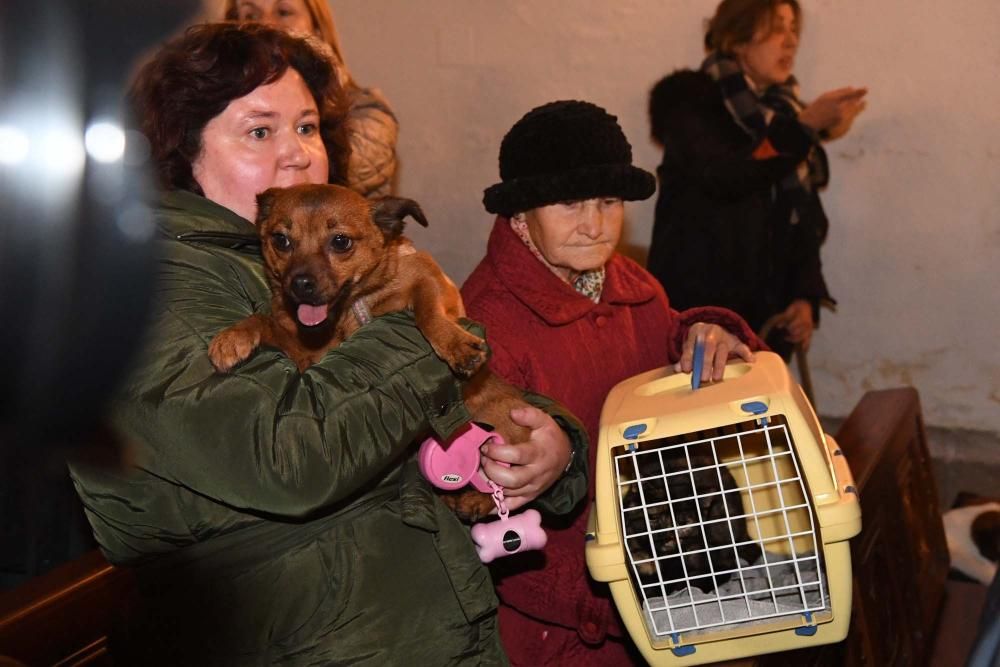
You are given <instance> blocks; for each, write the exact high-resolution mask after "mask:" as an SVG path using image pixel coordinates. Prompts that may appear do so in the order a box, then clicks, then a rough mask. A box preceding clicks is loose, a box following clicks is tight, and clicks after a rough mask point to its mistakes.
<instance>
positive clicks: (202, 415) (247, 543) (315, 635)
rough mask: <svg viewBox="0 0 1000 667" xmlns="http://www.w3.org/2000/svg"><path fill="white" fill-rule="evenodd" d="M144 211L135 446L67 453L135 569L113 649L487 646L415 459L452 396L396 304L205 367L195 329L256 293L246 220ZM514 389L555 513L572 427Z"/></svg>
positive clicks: (440, 660)
mask: <svg viewBox="0 0 1000 667" xmlns="http://www.w3.org/2000/svg"><path fill="white" fill-rule="evenodd" d="M158 222H159V233H160V235H161V238H162V246H163V250H162V258H161V261H160V276H159V283H158V294H157V304H156V306H155V309H154V310H155V313H154V316H153V319H152V322H151V326H150V329H149V331H150V334H149V340H148V341H147V344H146V349H145V351H144V352H143V354H142V355H141V358H140V359H139V361H138V362H137V363H136V366H135V368H134V370H133V372H132V375H131V378H130V380H129V381H128V383H127V384H126V386H125V387H124V389H123V392H122V396H121V397H120V399H119V400H118V401H117V402H116V405H115V407H114V421H115V424H116V426H117V427H118V428H119V430H120V431H121V432H122V433H124V434H125V435H126V436H127V438H128V439H129V441H130V444H131V446H132V447H131V456H132V461H133V462H134V467H133V468H132V469H130V470H129V471H128V472H113V471H109V470H107V469H98V468H91V467H86V466H84V465H81V464H75V465H73V466H71V472H72V474H73V478H74V482H75V484H76V488H77V491H78V493H79V494H80V497H81V498H82V499H83V502H84V504H85V507H86V510H87V515H88V518H89V520H90V523H91V525H92V527H93V529H94V534H95V535H96V537H97V540H98V542H99V544H100V546H101V549H102V550H103V551H104V553H105V555H106V556H107V557H108V559H109V560H110V561H111V562H113V563H118V564H129V565H134V566H135V568H136V574H137V577H138V579H139V583H140V587H141V590H142V598H143V604H142V605H141V606H142V608H141V609H138V610H136V611H135V613H134V614H132V620H131V622H130V623H129V628H128V632H127V633H126V635H125V639H124V640H123V641H122V642H121V644H120V648H119V650H122V651H124V650H126V649H128V650H129V651H135V653H134V655H133V654H132V653H126V654H124V655H126V656H127V659H126V660H124V661H123V664H153V663H157V664H173V665H181V664H185V665H196V664H197V665H216V664H219V665H275V664H281V665H333V664H342V665H380V666H381V665H396V664H400V665H402V664H405V665H449V664H462V665H465V664H506V658H505V657H504V655H503V653H502V650H501V647H500V643H499V639H498V635H497V631H496V614H495V606H496V598H495V596H494V592H493V584H492V582H491V580H490V576H489V573H488V572H487V570H486V568H484V567H483V566H482V564H481V563H480V562H479V559H478V557H477V555H476V551H475V548H474V546H473V543H472V541H471V539H470V537H469V533H468V528H467V527H465V526H463V525H462V524H461V523H459V522H458V520H457V519H456V518H455V517H454V515H452V514H451V513H450V512H449V511H448V510H447V508H445V506H444V504H443V503H441V502H440V500H438V499H437V497H436V495H435V494H434V492H433V491H432V489H431V486H430V485H429V484H428V483H427V482H426V481H425V480H424V479H423V478H422V477H421V476H420V474H419V471H418V469H417V466H416V464H415V462H414V460H413V455H414V450H415V447H414V443H416V442H419V440H420V439H421V438H422V437H423V436H425V435H427V434H429V433H430V432H431V431H432V430H433V431H434V432H435V433H437V434H438V435H439V436H440V437H447V436H448V435H449V434H450V433H452V432H453V430H454V429H455V428H457V427H458V426H459V425H461V424H463V423H464V422H465V421H466V420H467V419H468V418H469V415H468V413H467V411H466V409H465V407H464V405H463V403H462V401H461V385H460V383H459V382H458V381H457V380H456V379H455V378H454V377H453V376H452V374H451V373H450V371H449V369H448V367H447V366H446V365H445V364H444V363H443V362H442V361H441V360H440V359H438V358H437V357H436V356H435V355H434V353H433V352H432V350H431V348H430V346H429V345H428V344H427V342H426V341H425V340H424V338H423V336H421V334H420V332H419V331H418V330H417V329H416V327H415V326H414V324H413V318H412V316H410V315H409V314H406V313H396V314H392V315H387V316H383V317H379V318H376V320H375V321H373V322H371V323H370V324H368V325H366V326H365V327H363V328H362V329H361V330H359V331H358V332H357V333H356V334H355V335H354V336H352V337H351V338H350V340H348V341H346V342H345V343H344V344H343V345H341V346H340V347H339V348H337V349H336V350H334V351H332V352H330V353H329V354H328V355H327V356H326V357H325V358H324V359H323V360H322V361H321V362H320V363H318V364H316V365H314V366H312V367H310V368H309V369H307V370H306V372H304V373H301V374H300V373H299V372H298V370H297V369H296V368H295V365H294V364H293V363H292V362H291V361H290V360H289V359H288V358H286V357H285V356H284V355H282V354H281V353H280V352H278V351H277V350H273V349H266V348H265V349H261V350H259V351H258V352H257V353H256V354H254V356H253V357H251V359H250V360H248V361H247V362H246V363H244V364H243V365H241V366H239V367H238V368H237V369H235V370H234V372H232V373H230V374H226V375H222V374H217V373H215V372H214V370H213V368H212V366H211V364H210V362H209V360H208V356H207V347H208V343H209V341H210V340H211V339H212V337H213V336H214V335H215V334H217V333H218V332H219V331H221V330H222V329H224V328H225V327H227V326H229V325H231V324H233V323H234V322H236V321H238V320H240V319H242V318H244V317H246V316H247V315H249V314H251V313H253V312H255V311H259V310H266V309H267V308H268V305H269V302H270V294H269V291H268V288H267V285H266V283H265V280H264V276H263V270H262V265H261V259H260V255H259V251H258V248H257V244H256V243H255V239H256V235H255V233H254V228H253V226H252V225H251V224H250V223H249V222H247V221H246V220H244V219H243V218H240V217H238V216H237V215H235V214H234V213H232V212H230V211H229V210H227V209H224V208H222V207H220V206H217V205H216V204H213V203H212V202H209V201H208V200H206V199H204V198H202V197H198V196H196V195H193V194H190V193H181V192H174V193H171V194H169V195H167V196H166V197H165V199H164V206H163V207H162V209H161V210H160V212H159V220H158ZM470 326H475V325H470ZM477 331H478V332H480V333H481V329H477ZM529 399H530V400H531V402H533V403H534V404H535V405H538V406H539V407H542V408H543V409H545V410H547V411H548V412H549V413H550V414H552V415H553V416H554V417H555V418H556V419H557V421H559V423H560V424H561V425H562V426H563V428H564V429H565V430H566V431H567V432H568V433H569V434H570V436H571V439H572V441H573V447H574V449H575V450H576V452H575V456H574V465H573V467H572V469H571V470H570V471H569V472H568V473H567V474H566V475H564V476H563V478H562V479H561V480H560V481H559V482H558V483H557V484H556V485H554V486H553V488H552V489H550V490H549V492H547V493H546V494H545V496H543V497H542V498H539V499H538V500H537V501H536V505H538V506H539V508H540V509H542V510H543V511H548V512H551V513H565V512H568V511H569V510H570V509H571V508H572V507H573V506H574V505H575V504H576V503H577V501H578V500H580V499H581V498H582V497H583V496H584V494H585V491H586V479H585V472H584V470H583V467H582V464H581V463H579V462H583V461H586V460H587V456H586V451H585V448H586V446H587V445H586V435H585V432H584V430H583V429H582V427H581V426H580V425H579V424H578V422H576V420H575V419H574V418H573V417H572V416H571V415H569V414H568V413H566V412H565V411H564V410H563V409H561V408H560V407H559V406H557V405H555V404H554V403H553V402H551V401H548V400H547V399H544V398H542V397H539V396H531V397H529ZM515 557H517V556H515ZM122 647H124V648H122Z"/></svg>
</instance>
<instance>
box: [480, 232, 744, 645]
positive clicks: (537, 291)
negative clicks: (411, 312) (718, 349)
mask: <svg viewBox="0 0 1000 667" xmlns="http://www.w3.org/2000/svg"><path fill="white" fill-rule="evenodd" d="M462 297H463V298H464V300H465V307H466V310H467V312H468V316H469V317H470V318H472V319H474V320H477V321H479V322H482V323H483V324H484V325H485V326H486V338H487V340H488V341H489V344H490V348H491V350H492V352H493V356H492V358H491V359H490V368H491V369H492V370H493V371H494V372H495V373H497V374H498V375H500V376H501V377H503V378H505V379H506V380H508V381H509V382H511V383H513V384H515V385H518V386H520V387H525V388H529V389H531V390H533V391H536V392H538V393H541V394H544V395H546V396H550V397H552V398H554V399H556V400H558V401H560V402H561V403H562V404H563V405H565V406H566V407H567V408H569V409H570V411H572V412H573V413H574V414H575V415H576V416H577V417H579V419H580V420H581V421H582V422H583V424H584V426H585V427H586V428H587V433H588V434H589V436H590V441H591V447H590V450H589V466H588V470H589V471H590V472H591V475H590V480H589V487H590V488H589V494H588V501H587V502H586V503H585V504H581V506H580V507H578V508H577V510H576V512H575V513H574V514H573V515H572V516H571V517H569V518H568V520H567V518H565V517H554V518H549V519H547V522H546V531H547V532H548V536H549V540H548V545H547V546H546V547H545V550H544V552H543V553H541V554H538V553H535V554H521V555H519V556H515V557H513V558H509V559H502V560H503V562H499V561H498V562H497V564H496V566H495V567H494V575H495V578H496V579H497V580H498V582H497V592H498V594H499V596H500V599H501V601H502V603H503V604H505V605H509V606H511V607H513V608H515V609H517V610H518V611H519V612H521V613H522V614H525V615H528V616H531V617H533V618H534V619H536V620H539V621H543V622H546V623H549V624H554V625H558V626H562V627H564V628H569V629H575V630H576V631H577V633H578V634H579V636H580V639H581V640H583V641H584V642H585V643H586V644H588V645H590V646H596V645H598V644H600V643H601V642H602V641H603V640H604V637H605V635H606V634H608V633H610V634H611V635H613V636H619V637H620V636H622V635H623V628H622V627H621V626H620V625H619V620H618V619H617V613H616V612H615V611H614V605H613V603H612V601H611V598H610V592H609V590H608V588H607V586H605V585H604V584H597V583H595V582H593V581H592V580H590V578H589V576H588V574H587V570H586V564H585V562H584V534H585V531H586V524H587V515H588V514H589V512H590V507H591V504H592V503H593V499H594V480H593V474H592V473H593V469H594V459H595V453H594V450H595V446H596V443H597V432H598V425H599V419H600V412H601V407H602V406H603V404H604V399H605V397H606V396H607V394H608V392H609V390H610V389H611V388H612V387H613V386H615V385H616V384H618V383H619V382H621V381H622V380H625V379H626V378H629V377H632V376H633V375H637V374H638V373H642V372H644V371H648V370H650V369H653V368H657V367H660V366H665V365H667V364H672V363H674V362H676V361H677V360H678V359H679V358H680V354H681V346H682V344H683V342H684V339H685V337H686V335H687V331H688V328H689V327H690V326H691V325H692V324H694V323H696V322H709V323H717V324H720V325H721V326H723V327H724V328H726V329H728V330H729V331H732V332H733V333H734V334H736V335H737V336H739V337H740V338H741V339H742V340H743V341H744V342H747V343H748V344H750V346H751V348H755V349H758V348H760V347H762V344H761V343H760V341H759V339H758V338H757V337H756V336H755V335H754V333H753V332H752V331H751V330H750V328H749V327H748V326H747V324H746V323H745V322H744V321H743V320H742V319H741V318H740V317H739V316H738V315H736V314H735V313H733V312H732V311H729V310H726V309H722V308H711V307H702V308H693V309H691V310H687V311H684V312H682V313H679V312H677V311H675V310H672V309H671V308H670V306H669V303H668V301H667V295H666V294H665V293H664V291H663V288H662V287H661V286H660V284H659V283H658V282H657V281H656V279H655V278H653V276H652V275H650V274H649V273H647V272H646V270H645V269H643V268H641V267H640V266H639V265H638V264H636V263H635V262H633V261H631V260H630V259H628V258H626V257H623V256H621V255H615V256H614V257H612V259H611V260H610V261H609V262H608V264H607V275H606V279H605V283H604V291H603V293H602V295H601V301H600V303H596V304H595V303H594V302H592V301H590V300H589V299H587V298H586V297H584V296H581V295H580V294H578V293H577V292H576V291H574V290H573V289H572V288H571V287H570V286H569V285H567V284H566V283H564V282H562V281H561V280H559V278H557V277H556V276H555V275H554V274H553V273H552V272H551V271H550V270H549V269H548V268H547V267H546V266H544V265H543V264H542V263H541V262H540V261H538V259H536V258H535V257H534V255H532V254H531V251H530V250H529V249H528V247H527V246H526V245H525V244H524V243H523V242H522V241H521V239H519V238H518V237H517V236H516V235H515V234H514V232H513V230H511V228H510V223H509V221H508V220H507V219H506V218H502V217H498V218H497V219H496V222H495V223H494V227H493V231H492V233H491V235H490V239H489V244H488V247H487V252H486V256H485V257H484V258H483V260H482V261H481V262H480V263H479V265H478V266H477V267H476V269H475V270H474V271H473V272H472V274H471V275H470V276H469V278H468V280H467V281H466V282H465V284H464V285H463V286H462ZM501 634H503V623H502V622H501ZM503 639H504V644H505V647H507V649H508V650H509V651H511V652H512V653H516V651H514V650H513V649H514V648H516V647H515V646H513V645H512V643H516V642H518V641H521V638H520V637H517V636H513V637H512V636H504V637H503ZM512 657H513V656H512Z"/></svg>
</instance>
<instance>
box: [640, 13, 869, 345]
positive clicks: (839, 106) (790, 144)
mask: <svg viewBox="0 0 1000 667" xmlns="http://www.w3.org/2000/svg"><path fill="white" fill-rule="evenodd" d="M801 29H802V12H801V10H800V8H799V4H798V2H797V1H796V0H723V2H722V3H720V4H719V6H718V9H717V10H716V12H715V16H714V17H713V18H712V20H711V21H710V23H709V25H708V31H707V34H706V35H705V47H706V49H707V51H708V57H707V58H706V59H705V61H704V62H703V63H702V66H701V68H700V69H699V70H698V71H691V70H683V71H678V72H675V73H673V74H671V75H669V76H667V77H665V78H664V79H662V80H661V81H659V82H658V83H657V84H656V85H655V86H654V88H653V89H652V92H651V93H650V97H649V117H650V123H651V126H652V135H653V138H654V139H655V140H656V141H657V142H658V143H659V144H660V145H661V146H662V147H663V161H662V163H661V164H660V167H659V170H658V171H659V180H660V195H659V199H658V200H657V203H656V214H655V215H656V217H655V222H654V224H653V237H652V242H651V245H650V249H649V261H648V268H649V270H650V272H651V273H652V274H653V275H654V276H656V278H657V279H658V280H659V281H660V282H661V283H662V284H663V286H664V287H665V288H666V289H667V290H668V291H669V292H670V295H671V298H672V299H673V301H674V303H675V304H676V305H677V306H678V307H680V308H688V307H692V306H700V305H707V304H717V305H721V306H725V307H727V308H731V309H732V310H734V311H736V312H737V313H739V314H740V315H742V316H743V317H744V318H746V320H747V322H748V323H749V324H750V326H751V327H753V328H754V330H755V331H761V330H762V329H770V330H771V334H770V336H768V338H767V342H768V344H769V345H770V346H771V347H772V349H774V350H775V351H776V352H779V353H780V354H781V355H782V356H784V357H785V358H786V359H787V358H788V357H789V356H790V354H791V352H792V350H793V348H794V346H795V345H801V346H802V347H803V348H805V349H808V346H809V342H810V340H811V338H812V334H813V330H814V329H815V327H816V326H817V325H818V323H819V308H820V305H821V304H822V303H827V304H831V305H832V303H833V299H832V298H831V297H830V293H829V290H828V289H827V286H826V281H825V279H824V277H823V271H822V265H821V262H820V246H821V245H822V244H823V241H824V240H825V239H826V235H827V227H828V222H827V217H826V214H825V213H824V211H823V207H822V205H821V204H820V199H819V195H818V190H819V188H821V187H823V186H824V185H826V183H827V180H828V169H827V160H826V154H825V153H824V151H823V147H822V145H821V143H822V141H829V140H833V139H836V138H839V137H841V136H843V135H844V134H846V133H847V131H848V130H849V129H850V127H851V123H852V122H853V120H854V119H855V117H856V116H857V115H858V114H859V113H860V112H861V111H862V109H863V108H864V105H865V102H864V97H865V93H866V90H865V89H864V88H840V89H837V90H832V91H830V92H827V93H824V94H822V95H820V96H819V97H818V98H817V99H816V100H815V101H813V102H812V103H810V104H805V103H803V102H802V101H801V100H800V99H799V95H798V85H797V82H796V80H795V77H793V76H792V71H793V69H794V66H795V56H796V53H797V51H798V47H799V37H800V34H801Z"/></svg>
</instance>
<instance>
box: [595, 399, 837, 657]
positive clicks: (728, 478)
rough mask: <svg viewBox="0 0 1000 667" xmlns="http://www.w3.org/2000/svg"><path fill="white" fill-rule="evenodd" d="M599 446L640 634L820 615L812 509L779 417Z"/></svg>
mask: <svg viewBox="0 0 1000 667" xmlns="http://www.w3.org/2000/svg"><path fill="white" fill-rule="evenodd" d="M611 453H612V457H613V465H614V471H615V478H616V481H617V486H618V498H619V509H620V520H621V526H622V535H623V536H624V538H625V542H626V545H627V549H626V553H627V554H628V565H629V569H630V578H631V580H632V584H633V586H634V587H635V588H636V593H637V597H638V599H639V600H641V602H642V608H643V616H644V620H645V621H646V624H647V630H648V631H649V633H650V637H651V639H652V640H654V641H656V640H662V639H666V638H667V637H672V638H675V639H676V637H677V633H681V632H684V633H686V634H687V635H688V636H689V637H690V636H691V635H697V634H701V633H702V632H704V631H706V630H708V629H711V630H712V631H718V630H729V629H731V628H732V629H736V628H743V627H745V626H748V625H749V626H757V628H746V629H747V630H749V631H750V632H755V631H757V629H759V628H760V625H761V624H766V623H772V622H773V620H774V619H778V620H779V621H780V620H782V619H784V620H788V618H787V617H789V616H793V617H795V618H796V619H797V622H800V621H801V618H802V617H804V618H805V619H806V621H807V622H810V625H811V624H812V623H816V622H821V621H823V620H826V618H827V617H829V611H828V610H829V596H828V593H827V591H826V583H825V576H824V567H823V561H822V550H821V549H820V548H819V546H820V545H819V544H818V543H817V531H816V521H815V516H814V509H813V506H812V501H811V496H810V494H809V490H808V488H807V485H806V481H805V479H804V476H803V475H802V472H801V469H800V466H799V462H798V459H797V457H796V454H795V448H794V445H793V442H792V438H791V435H790V433H789V429H788V424H787V422H786V420H785V418H784V417H783V416H781V415H775V416H772V417H769V418H762V419H759V420H756V421H746V422H742V423H739V424H734V425H731V426H727V427H723V428H717V429H713V430H712V431H711V432H705V431H702V432H697V433H693V434H686V435H680V436H672V437H669V438H662V439H659V440H650V441H646V442H642V443H628V444H625V445H621V446H618V447H614V448H612V452H611ZM733 624H735V625H733ZM727 626H729V627H727ZM807 629H808V628H807ZM739 634H743V633H742V632H740V633H739Z"/></svg>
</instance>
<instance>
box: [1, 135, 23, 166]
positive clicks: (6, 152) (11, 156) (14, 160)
mask: <svg viewBox="0 0 1000 667" xmlns="http://www.w3.org/2000/svg"><path fill="white" fill-rule="evenodd" d="M30 147H31V144H30V142H29V141H28V135H26V134H25V133H24V132H22V131H21V130H19V129H18V128H16V127H12V126H10V125H0V164H10V165H15V164H20V163H22V162H24V159H25V158H26V157H28V149H29V148H30Z"/></svg>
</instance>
